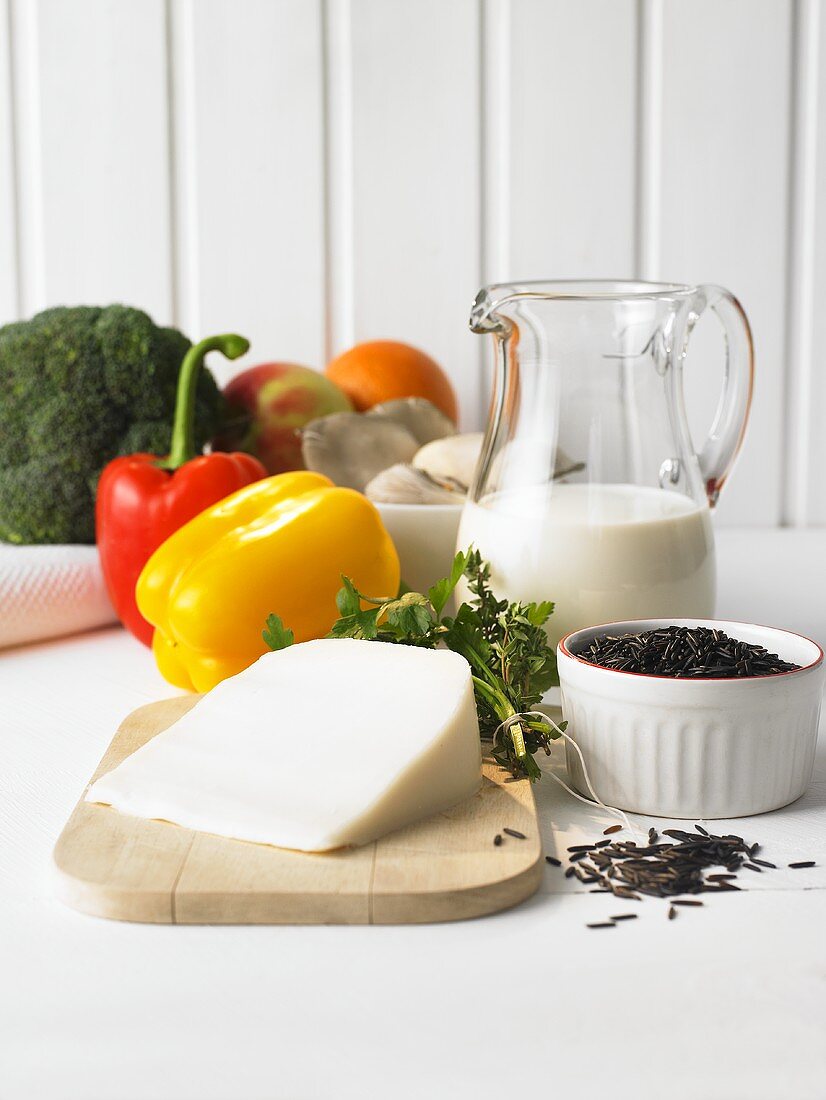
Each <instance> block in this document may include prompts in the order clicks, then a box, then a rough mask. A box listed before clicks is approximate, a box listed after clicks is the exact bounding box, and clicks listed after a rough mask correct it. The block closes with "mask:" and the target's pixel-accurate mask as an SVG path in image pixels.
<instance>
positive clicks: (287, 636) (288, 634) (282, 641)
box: [261, 615, 295, 650]
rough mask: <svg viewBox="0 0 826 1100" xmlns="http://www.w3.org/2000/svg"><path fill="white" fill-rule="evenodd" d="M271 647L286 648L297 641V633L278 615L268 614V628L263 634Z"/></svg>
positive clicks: (276, 648) (275, 648) (274, 648)
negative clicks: (285, 624)
mask: <svg viewBox="0 0 826 1100" xmlns="http://www.w3.org/2000/svg"><path fill="white" fill-rule="evenodd" d="M261 637H262V638H263V639H264V641H265V642H266V644H267V645H268V646H269V647H270V649H273V650H278V649H286V648H287V646H290V645H292V644H293V642H294V641H295V634H293V632H292V630H289V629H288V628H287V627H286V626H284V624H283V623H282V621H281V619H280V618H279V617H278V615H268V616H267V629H266V630H264V631H263V632H262V634H261Z"/></svg>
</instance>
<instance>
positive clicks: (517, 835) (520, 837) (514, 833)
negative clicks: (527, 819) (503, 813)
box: [502, 826, 528, 840]
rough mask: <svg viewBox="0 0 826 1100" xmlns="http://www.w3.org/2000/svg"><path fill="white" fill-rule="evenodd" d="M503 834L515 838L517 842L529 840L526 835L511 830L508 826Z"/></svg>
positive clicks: (516, 830)
mask: <svg viewBox="0 0 826 1100" xmlns="http://www.w3.org/2000/svg"><path fill="white" fill-rule="evenodd" d="M502 832H503V833H507V834H508V836H514V837H516V839H517V840H527V839H528V838H527V837H526V836H525V834H524V833H520V832H519V830H518V829H509V828H508V827H507V826H505V828H504V829H503V830H502Z"/></svg>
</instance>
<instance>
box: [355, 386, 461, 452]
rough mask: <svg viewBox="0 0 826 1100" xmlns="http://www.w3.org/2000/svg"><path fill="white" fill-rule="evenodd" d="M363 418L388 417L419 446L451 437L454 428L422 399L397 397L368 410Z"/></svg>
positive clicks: (447, 418) (430, 403)
mask: <svg viewBox="0 0 826 1100" xmlns="http://www.w3.org/2000/svg"><path fill="white" fill-rule="evenodd" d="M365 416H378V417H389V418H390V419H391V420H395V421H396V423H398V424H402V425H403V426H404V427H405V428H407V430H408V431H409V432H410V434H411V435H413V436H415V438H416V440H417V442H418V443H419V446H422V445H423V444H425V443H430V441H431V440H433V439H442V438H443V437H444V436H447V435H453V434H454V433H455V431H456V427H455V425H454V423H453V421H452V420H451V419H450V417H449V416H445V414H444V413H443V412H442V410H441V409H437V408H436V406H435V405H434V404H433V403H432V402H430V401H426V400H425V399H424V398H423V397H398V398H396V399H395V400H393V401H384V402H382V404H380V405H374V406H373V407H372V409H368V410H367V412H366V413H365Z"/></svg>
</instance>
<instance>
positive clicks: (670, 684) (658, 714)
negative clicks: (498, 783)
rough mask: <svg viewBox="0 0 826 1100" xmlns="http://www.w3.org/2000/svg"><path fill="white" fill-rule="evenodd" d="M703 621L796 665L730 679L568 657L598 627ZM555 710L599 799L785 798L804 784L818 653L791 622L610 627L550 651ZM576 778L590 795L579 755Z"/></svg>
mask: <svg viewBox="0 0 826 1100" xmlns="http://www.w3.org/2000/svg"><path fill="white" fill-rule="evenodd" d="M670 625H677V626H689V627H693V626H707V627H716V628H717V629H719V630H723V631H725V633H726V634H728V635H729V636H730V637H733V638H738V639H740V640H742V641H744V642H751V643H753V644H754V643H756V644H758V645H762V646H765V647H766V648H767V649H768V650H769V652H771V653H777V654H778V655H779V656H780V657H781V658H783V659H784V660H786V661H791V662H793V663H794V664H798V665H801V666H802V667H801V668H800V669H799V670H798V671H796V672H786V673H780V674H778V675H776V676H763V677H754V678H749V679H738V680H722V679H720V680H690V679H685V680H680V679H674V678H670V677H668V678H667V677H658V676H643V675H640V674H638V673H630V672H616V671H613V670H611V669H606V668H600V667H598V666H596V665H591V664H588V663H587V662H586V661H583V660H581V659H579V658H577V657H576V656H575V654H576V652H577V651H579V650H581V649H584V648H585V647H586V646H587V645H588V643H589V642H590V641H592V640H593V639H594V638H596V637H600V636H603V635H605V634H626V633H634V634H638V633H641V632H642V631H645V630H654V629H657V628H660V627H665V626H670ZM557 657H558V661H559V679H560V685H561V689H562V710H563V714H564V716H565V718H566V719H567V720H568V723H569V728H568V732H569V733H570V735H571V737H573V738H574V740H575V741H576V742H577V744H578V745H579V747H580V749H581V750H582V754H583V756H584V758H585V762H586V765H587V768H588V774H589V776H590V779H591V782H592V784H593V787H594V790H595V791H596V793H597V794H598V796H599V798H600V799H601V800H602V801H603V802H605V803H606V804H607V805H611V806H617V807H619V808H620V809H623V810H631V811H633V812H635V813H643V814H652V815H654V816H657V817H677V818H718V817H741V816H745V815H748V814H758V813H763V812H765V811H767V810H774V809H777V807H779V806H785V805H786V804H787V803H789V802H793V801H794V800H795V799H796V798H799V797H800V795H802V794H803V792H804V791H805V790H806V788H807V787H808V785H809V782H810V780H811V775H812V765H813V762H814V752H815V743H816V741H817V727H818V720H819V717H820V705H821V697H822V694H823V680H824V662H823V650H822V649H821V648H820V646H819V645H817V643H816V642H813V641H811V640H810V639H808V638H804V637H802V636H801V635H799V634H793V633H791V632H790V631H787V630H777V629H774V628H771V627H765V626H755V625H753V624H751V623H735V622H726V621H722V620H710V619H670V620H665V619H657V620H635V621H630V622H618V623H609V624H604V625H601V626H593V627H588V628H587V629H585V630H577V631H574V633H572V634H568V635H567V636H566V637H565V638H563V639H562V641H561V642H560V643H559V647H558V649H557ZM566 753H567V764H568V772H569V775H570V777H571V780H572V782H573V783H574V785H575V786H576V787H577V789H578V790H580V791H581V792H582V793H583V794H585V795H589V794H590V792H589V791H588V790H587V786H586V783H585V780H584V777H583V775H582V768H581V766H580V763H579V760H578V758H577V756H576V754H575V753H574V752H573V751H572V750H571V749H570V748H567V747H566Z"/></svg>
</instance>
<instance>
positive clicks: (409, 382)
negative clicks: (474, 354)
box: [326, 340, 459, 424]
mask: <svg viewBox="0 0 826 1100" xmlns="http://www.w3.org/2000/svg"><path fill="white" fill-rule="evenodd" d="M326 374H327V377H328V378H329V379H331V380H332V381H333V382H335V384H336V385H337V386H339V387H340V389H342V390H344V392H345V393H346V394H347V396H348V397H349V398H350V400H351V401H352V403H353V405H354V406H355V408H356V409H358V410H359V412H363V411H364V410H365V409H369V408H372V406H373V405H379V404H381V402H383V401H392V400H393V399H394V398H396V397H424V398H426V399H427V400H428V401H430V402H432V403H433V404H434V405H435V406H436V408H437V409H441V410H442V412H443V413H444V414H445V416H449V417H450V419H451V420H452V421H453V422H454V424H455V423H456V422H457V421H458V418H459V410H458V406H457V404H456V393H455V391H454V389H453V386H452V385H451V384H450V379H449V378H448V376H447V375H446V374H445V372H444V371H443V370H442V368H441V367H440V366H439V364H438V363H437V362H435V360H433V359H431V358H430V356H429V355H425V353H424V352H423V351H419V349H418V348H414V347H412V346H411V345H410V344H401V343H398V342H397V341H395V340H369V341H368V342H367V343H364V344H356V346H355V347H352V348H350V350H349V351H345V352H344V353H343V354H341V355H339V356H338V358H337V359H334V360H333V361H332V363H330V365H329V366H328V367H327V371H326Z"/></svg>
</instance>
